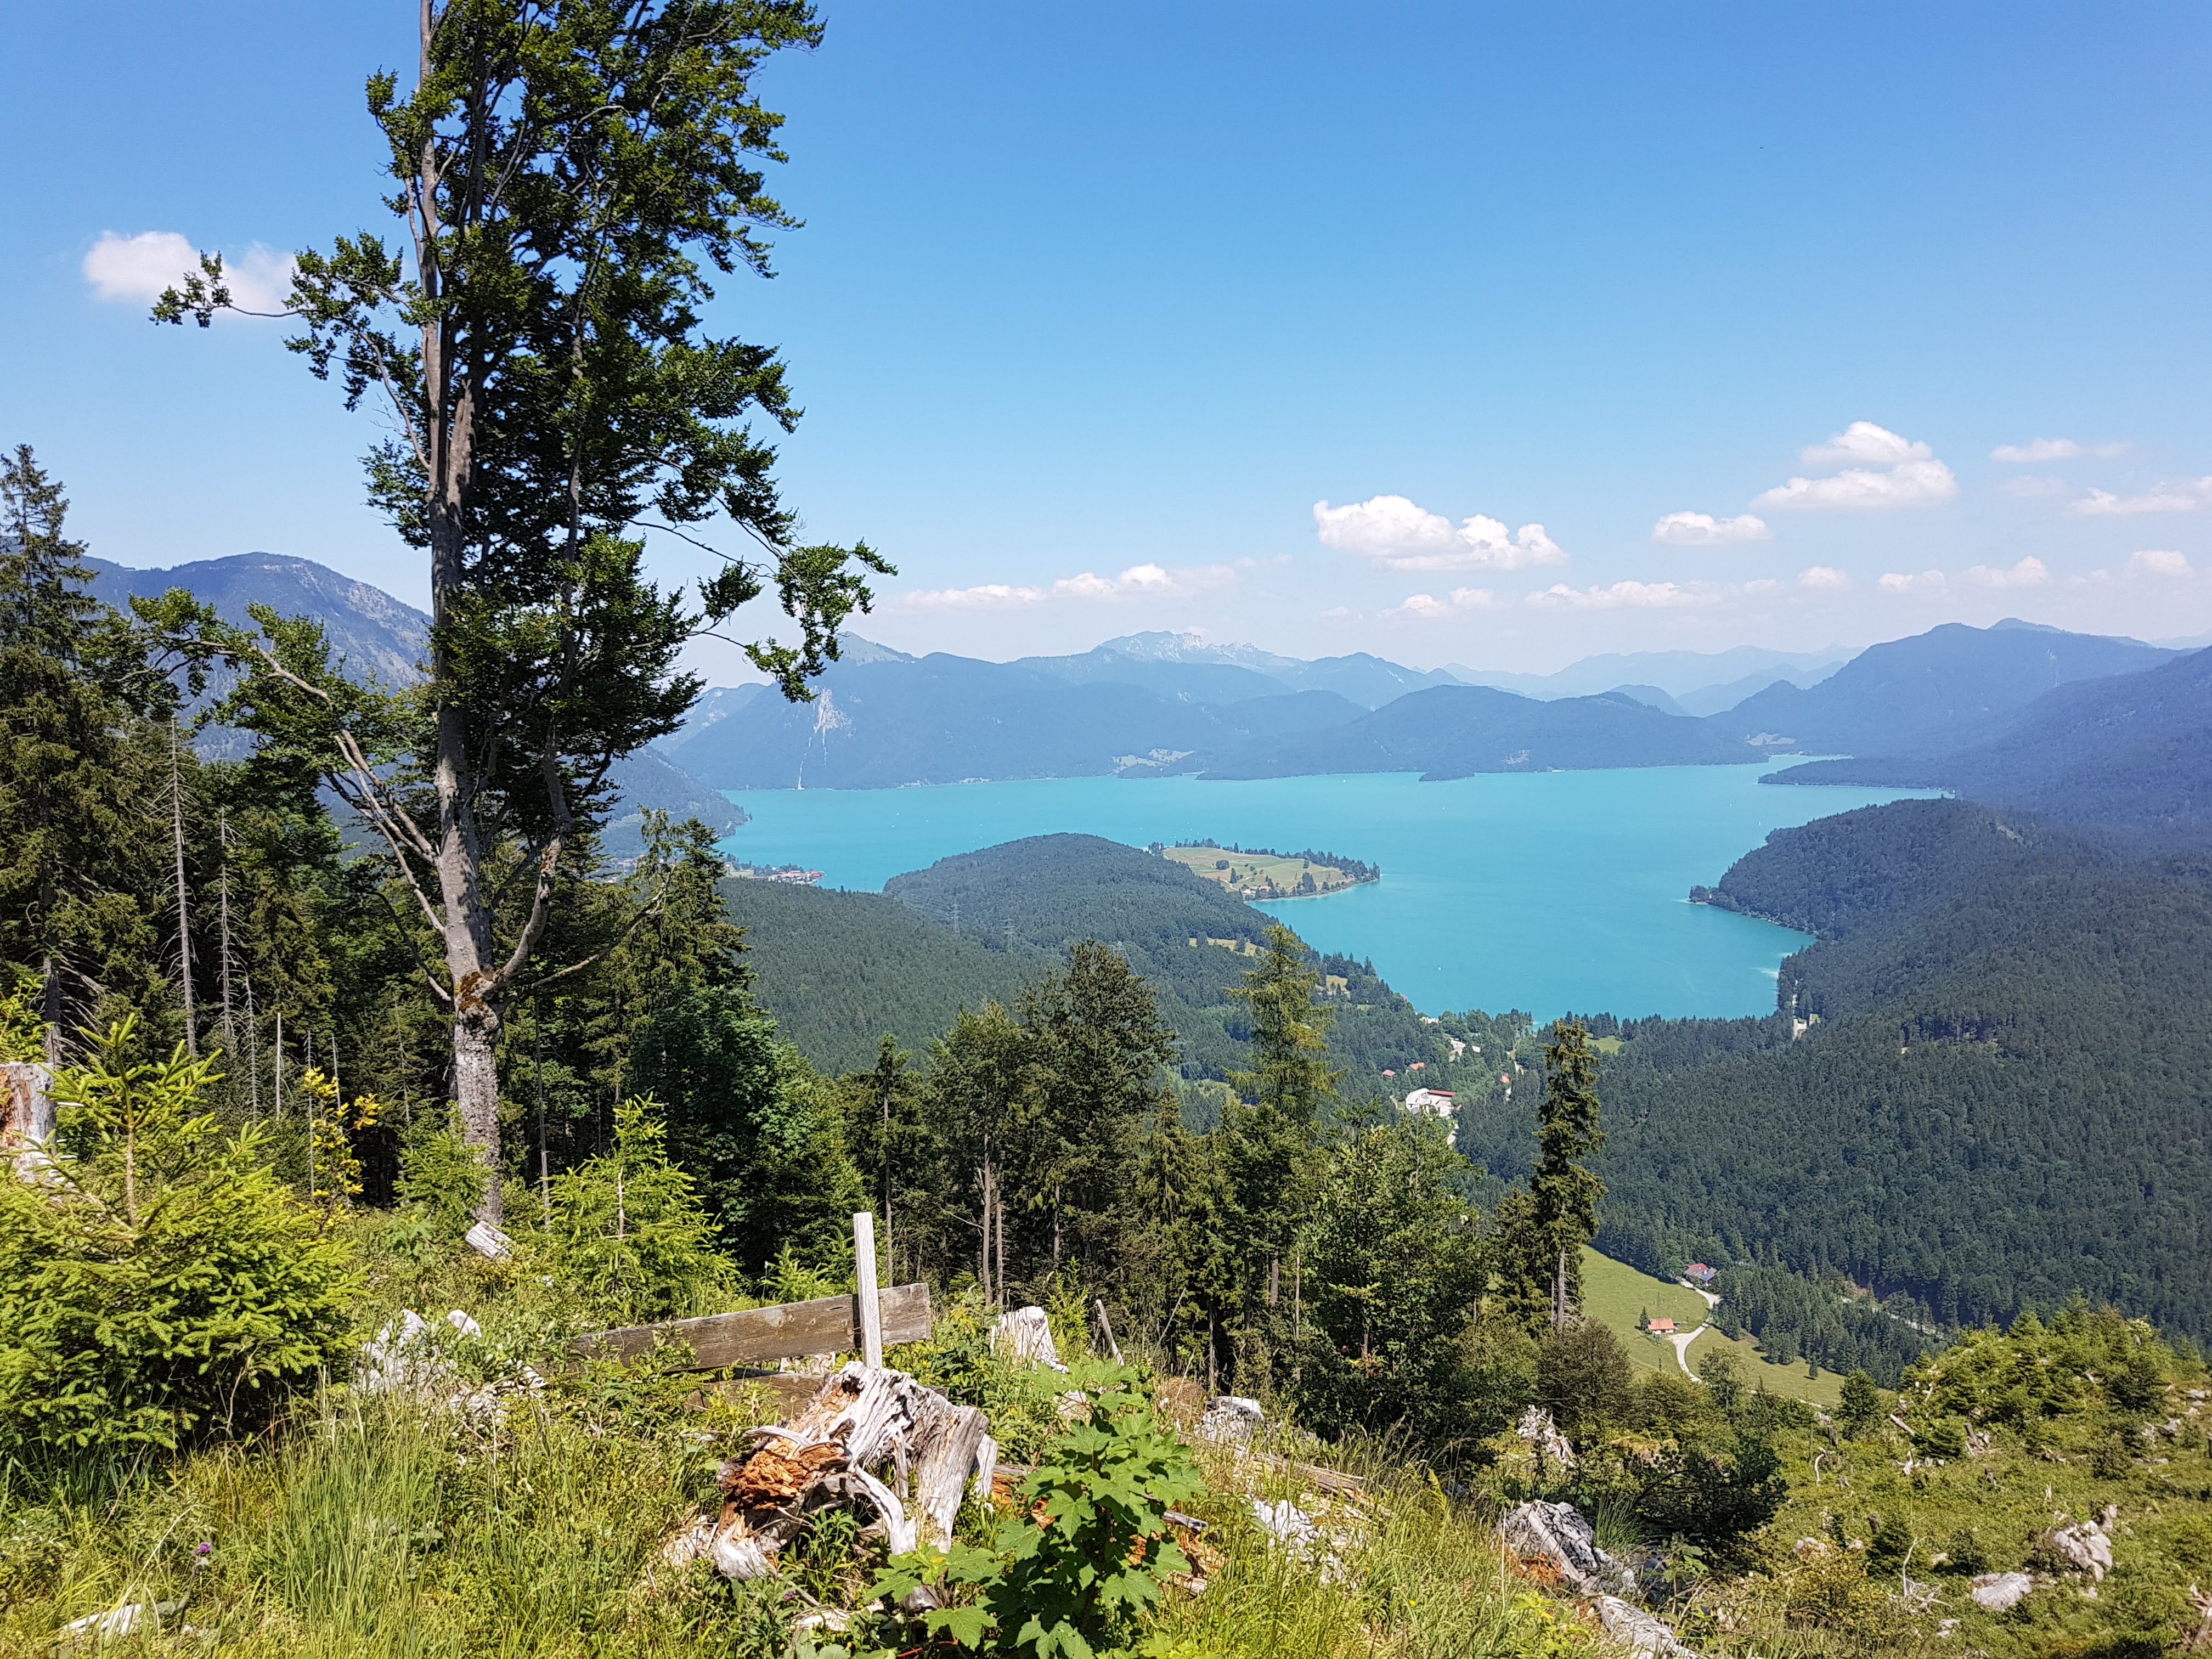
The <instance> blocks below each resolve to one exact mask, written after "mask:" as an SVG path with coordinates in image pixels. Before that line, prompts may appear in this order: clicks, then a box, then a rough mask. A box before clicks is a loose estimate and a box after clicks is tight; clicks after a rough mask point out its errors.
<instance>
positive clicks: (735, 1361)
mask: <svg viewBox="0 0 2212 1659" xmlns="http://www.w3.org/2000/svg"><path fill="white" fill-rule="evenodd" d="M876 1305H877V1306H878V1308H879V1309H880V1310H882V1314H883V1339H882V1340H883V1341H884V1344H885V1345H886V1346H888V1345H890V1344H893V1343H899V1342H920V1341H922V1340H925V1339H927V1337H928V1335H929V1333H930V1329H931V1315H930V1308H929V1286H928V1285H892V1286H890V1288H889V1289H887V1290H884V1291H878V1293H877V1297H876ZM663 1338H665V1339H667V1340H669V1341H671V1342H684V1343H689V1344H690V1348H691V1353H692V1367H693V1369H694V1370H720V1369H721V1368H722V1367H723V1366H725V1365H763V1364H774V1363H775V1361H777V1360H779V1359H801V1358H805V1357H807V1356H808V1355H810V1354H818V1353H840V1352H844V1351H845V1350H847V1349H848V1348H849V1349H858V1348H859V1347H860V1346H861V1342H862V1340H863V1339H862V1333H861V1322H860V1297H857V1296H825V1297H817V1298H816V1299H815V1300H813V1301H811V1302H785V1303H781V1304H778V1305H777V1306H775V1307H773V1308H745V1309H743V1310H739V1311H738V1312H737V1313H726V1314H708V1315H705V1316H702V1317H701V1318H698V1319H674V1320H670V1321H668V1322H665V1323H664V1324H659V1325H629V1326H625V1327H623V1328H622V1329H620V1330H615V1331H594V1332H592V1334H590V1335H588V1336H580V1337H578V1338H577V1339H576V1340H575V1342H574V1344H573V1345H572V1346H574V1348H575V1349H576V1351H577V1352H580V1353H584V1354H589V1355H596V1356H599V1357H602V1358H608V1357H619V1358H623V1359H634V1358H636V1357H637V1356H638V1355H640V1354H642V1353H645V1352H647V1351H649V1350H650V1349H651V1348H652V1347H653V1344H654V1343H655V1342H656V1341H659V1340H661V1339H663Z"/></svg>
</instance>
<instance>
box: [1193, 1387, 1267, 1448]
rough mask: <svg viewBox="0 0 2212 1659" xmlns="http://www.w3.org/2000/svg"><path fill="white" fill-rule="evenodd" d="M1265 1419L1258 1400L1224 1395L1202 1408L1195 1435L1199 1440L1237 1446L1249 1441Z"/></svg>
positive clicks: (1264, 1413)
mask: <svg viewBox="0 0 2212 1659" xmlns="http://www.w3.org/2000/svg"><path fill="white" fill-rule="evenodd" d="M1266 1420H1267V1413H1266V1411H1265V1410H1263V1409H1262V1408H1261V1405H1260V1402H1259V1401H1256V1400H1247V1399H1245V1398H1244V1396H1243V1395H1236V1394H1225V1395H1219V1396H1218V1398H1216V1399H1215V1401H1214V1402H1213V1403H1212V1405H1210V1406H1208V1407H1206V1412H1205V1414H1204V1415H1203V1416H1201V1417H1200V1419H1198V1427H1197V1429H1196V1431H1195V1432H1196V1434H1197V1435H1198V1437H1199V1438H1200V1439H1201V1440H1213V1441H1218V1442H1221V1443H1226V1444H1238V1443H1243V1442H1244V1441H1247V1440H1249V1439H1250V1438H1251V1437H1253V1435H1254V1434H1255V1432H1256V1431H1258V1429H1259V1427H1260V1425H1261V1423H1263V1422H1265V1421H1266Z"/></svg>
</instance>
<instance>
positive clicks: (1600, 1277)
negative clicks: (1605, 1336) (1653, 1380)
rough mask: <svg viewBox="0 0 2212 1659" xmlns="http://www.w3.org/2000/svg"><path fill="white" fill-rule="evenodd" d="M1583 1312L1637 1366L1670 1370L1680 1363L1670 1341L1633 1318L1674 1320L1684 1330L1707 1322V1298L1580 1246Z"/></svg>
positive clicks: (1639, 1368)
mask: <svg viewBox="0 0 2212 1659" xmlns="http://www.w3.org/2000/svg"><path fill="white" fill-rule="evenodd" d="M1583 1313H1584V1314H1585V1315H1586V1316H1588V1317H1589V1318H1592V1319H1595V1320H1596V1321H1597V1322H1599V1323H1601V1324H1602V1325H1604V1326H1606V1327H1607V1328H1609V1329H1610V1330H1611V1331H1612V1332H1613V1334H1614V1335H1615V1336H1617V1337H1619V1338H1620V1346H1622V1347H1624V1348H1626V1349H1627V1350H1628V1360H1629V1364H1632V1365H1634V1366H1636V1367H1637V1368H1638V1370H1647V1371H1672V1370H1679V1367H1678V1366H1677V1365H1676V1364H1675V1360H1674V1345H1673V1344H1672V1343H1669V1342H1666V1341H1663V1340H1661V1339H1660V1338H1658V1337H1656V1336H1648V1335H1646V1334H1644V1332H1642V1331H1639V1330H1638V1329H1637V1328H1636V1321H1637V1316H1638V1315H1639V1314H1644V1313H1649V1314H1650V1316H1651V1317H1652V1318H1654V1319H1660V1318H1666V1319H1672V1320H1673V1321H1674V1322H1675V1323H1676V1324H1677V1325H1679V1326H1680V1328H1682V1329H1684V1330H1686V1331H1693V1330H1695V1329H1697V1328H1698V1327H1699V1326H1700V1325H1702V1324H1704V1323H1705V1298H1704V1297H1701V1296H1699V1294H1698V1293H1697V1292H1696V1291H1693V1290H1691V1289H1689V1288H1688V1287H1687V1286H1686V1285H1675V1284H1670V1283H1669V1282H1668V1281H1667V1280H1666V1279H1655V1278H1653V1277H1652V1276H1651V1275H1650V1273H1644V1272H1643V1271H1642V1270H1641V1269H1639V1268H1636V1267H1630V1266H1629V1265H1628V1264H1627V1263H1626V1262H1625V1261H1614V1260H1613V1258H1612V1257H1611V1256H1605V1255H1599V1254H1598V1253H1597V1252H1596V1251H1595V1250H1593V1249H1589V1248H1587V1247H1585V1248H1584V1249H1583Z"/></svg>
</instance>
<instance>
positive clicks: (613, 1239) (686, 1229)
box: [546, 1097, 727, 1321]
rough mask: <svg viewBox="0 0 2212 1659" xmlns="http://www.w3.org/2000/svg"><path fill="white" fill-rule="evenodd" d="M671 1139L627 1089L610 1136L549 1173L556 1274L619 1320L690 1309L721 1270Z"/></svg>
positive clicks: (651, 1109)
mask: <svg viewBox="0 0 2212 1659" xmlns="http://www.w3.org/2000/svg"><path fill="white" fill-rule="evenodd" d="M667 1143H668V1131H667V1127H666V1126H665V1124H663V1123H662V1122H661V1121H660V1116H659V1108H658V1107H656V1106H655V1105H654V1103H653V1101H652V1100H651V1099H650V1098H647V1099H638V1098H635V1097H633V1098H631V1099H629V1100H625V1101H624V1102H623V1103H622V1104H621V1105H619V1106H617V1107H616V1108H615V1137H614V1145H613V1146H611V1147H609V1148H608V1149H607V1150H606V1151H605V1152H603V1153H601V1154H600V1155H599V1157H597V1158H591V1159H588V1160H586V1162H585V1163H583V1164H580V1165H579V1166H578V1167H577V1168H575V1169H574V1170H568V1171H566V1172H564V1173H562V1174H561V1175H557V1176H554V1177H553V1182H552V1194H551V1197H552V1205H551V1210H552V1213H551V1215H550V1218H549V1219H548V1221H547V1224H546V1241H547V1255H548V1258H549V1260H550V1265H551V1267H552V1268H553V1274H554V1277H555V1278H556V1279H558V1280H559V1281H560V1282H562V1284H565V1285H569V1286H571V1287H573V1288H574V1289H576V1290H579V1291H582V1292H584V1294H585V1295H586V1297H589V1298H590V1299H591V1301H592V1303H593V1304H595V1305H596V1307H597V1308H598V1310H600V1311H602V1312H605V1313H606V1314H608V1315H610V1316H613V1317H615V1318H617V1319H623V1320H631V1321H644V1320H653V1319H665V1318H667V1317H668V1316H671V1315H673V1314H678V1313H684V1312H688V1311H690V1308H691V1304H693V1303H694V1302H696V1300H698V1298H699V1296H700V1293H701V1292H702V1291H705V1290H706V1289H707V1288H708V1286H709V1285H712V1284H713V1283H714V1281H715V1280H716V1279H720V1277H721V1276H722V1275H723V1274H724V1273H725V1272H726V1266H727V1264H726V1262H724V1261H723V1260H722V1258H721V1257H720V1256H719V1255H716V1254H715V1252H714V1224H713V1223H712V1222H710V1221H708V1219H707V1212H706V1211H705V1209H704V1208H703V1207H702V1206H701V1204H700V1202H699V1196H698V1194H697V1192H696V1189H695V1188H693V1185H692V1182H691V1177H690V1176H689V1175H688V1174H686V1173H685V1172H684V1170H683V1168H682V1167H681V1166H680V1165H678V1164H676V1163H674V1162H673V1161H672V1160H671V1158H669V1156H668V1144H667Z"/></svg>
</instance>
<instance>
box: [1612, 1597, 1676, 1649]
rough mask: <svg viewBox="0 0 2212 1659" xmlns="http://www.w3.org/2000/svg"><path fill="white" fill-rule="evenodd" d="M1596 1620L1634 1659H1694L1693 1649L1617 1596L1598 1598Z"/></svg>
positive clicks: (1660, 1622)
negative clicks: (1635, 1658) (1635, 1657)
mask: <svg viewBox="0 0 2212 1659" xmlns="http://www.w3.org/2000/svg"><path fill="white" fill-rule="evenodd" d="M1597 1621H1598V1623H1599V1624H1600V1625H1601V1626H1603V1627H1604V1629H1605V1633H1606V1634H1607V1636H1610V1637H1612V1638H1613V1639H1614V1640H1615V1641H1617V1642H1620V1643H1621V1644H1624V1645H1625V1646H1626V1648H1627V1649H1628V1650H1629V1652H1631V1653H1632V1654H1634V1655H1636V1656H1637V1659H1697V1656H1696V1654H1695V1652H1694V1650H1692V1649H1690V1648H1686V1647H1685V1646H1683V1644H1682V1638H1680V1637H1679V1636H1677V1635H1675V1634H1674V1632H1673V1631H1671V1630H1669V1629H1668V1628H1667V1626H1666V1625H1665V1624H1664V1623H1663V1622H1662V1621H1661V1620H1658V1619H1656V1618H1655V1617H1653V1616H1652V1615H1651V1614H1650V1613H1646V1612H1644V1609H1643V1608H1641V1607H1636V1606H1634V1605H1633V1604H1632V1603H1630V1602H1627V1601H1622V1600H1621V1599H1620V1597H1619V1596H1618V1595H1601V1596H1599V1597H1598V1598H1597Z"/></svg>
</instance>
